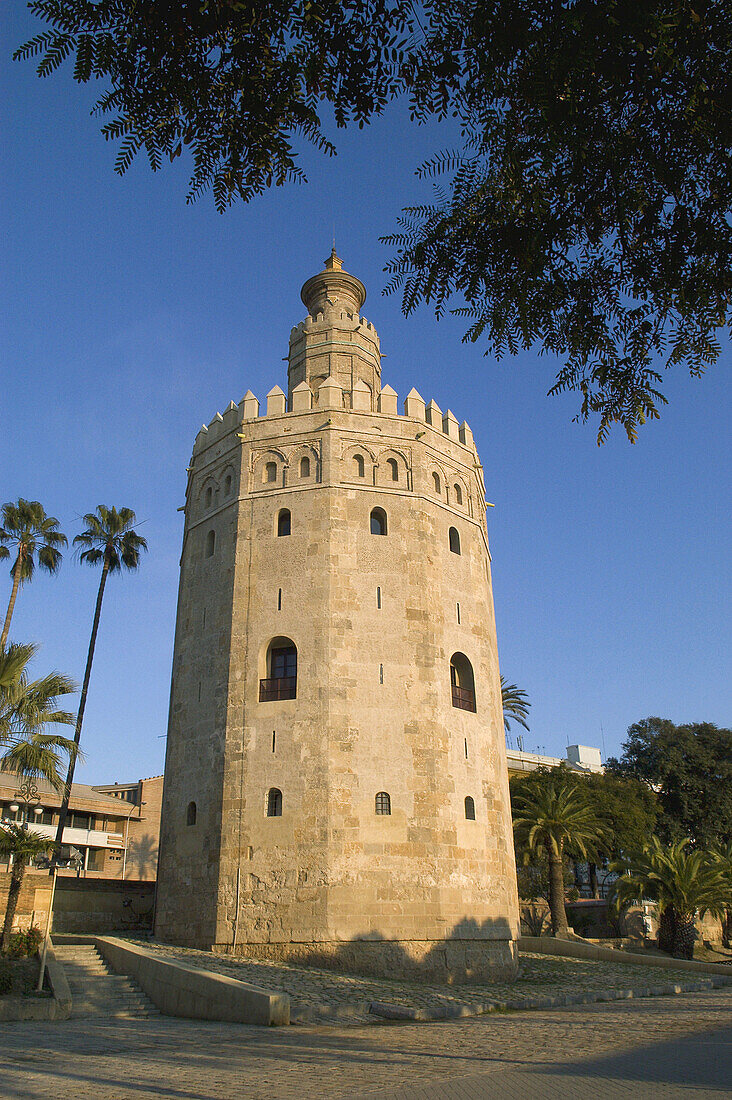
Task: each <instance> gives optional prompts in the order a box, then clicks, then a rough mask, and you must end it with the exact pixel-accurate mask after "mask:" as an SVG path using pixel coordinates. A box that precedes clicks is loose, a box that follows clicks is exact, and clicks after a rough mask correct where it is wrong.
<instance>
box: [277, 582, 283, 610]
mask: <svg viewBox="0 0 732 1100" xmlns="http://www.w3.org/2000/svg"><path fill="white" fill-rule="evenodd" d="M277 610H278V611H281V610H282V589H281V588H280V589H278V591H277Z"/></svg>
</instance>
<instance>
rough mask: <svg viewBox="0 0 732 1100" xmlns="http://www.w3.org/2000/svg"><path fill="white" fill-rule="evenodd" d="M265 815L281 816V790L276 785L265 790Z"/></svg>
mask: <svg viewBox="0 0 732 1100" xmlns="http://www.w3.org/2000/svg"><path fill="white" fill-rule="evenodd" d="M267 817H282V791H280V790H278V788H277V787H271V788H270V790H269V791H268V792H267Z"/></svg>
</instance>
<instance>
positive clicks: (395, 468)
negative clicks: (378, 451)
mask: <svg viewBox="0 0 732 1100" xmlns="http://www.w3.org/2000/svg"><path fill="white" fill-rule="evenodd" d="M386 465H387V466H388V467H389V472H390V474H391V480H392V481H398V480H399V464H398V463H397V460H396V459H395V458H389V459H387V462H386Z"/></svg>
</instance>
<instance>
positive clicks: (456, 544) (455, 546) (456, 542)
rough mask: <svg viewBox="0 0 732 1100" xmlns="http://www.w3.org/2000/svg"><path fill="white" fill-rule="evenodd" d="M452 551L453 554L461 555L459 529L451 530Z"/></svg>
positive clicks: (452, 528)
mask: <svg viewBox="0 0 732 1100" xmlns="http://www.w3.org/2000/svg"><path fill="white" fill-rule="evenodd" d="M450 549H451V551H452V552H453V554H459V553H460V534H459V532H458V529H457V527H451V528H450Z"/></svg>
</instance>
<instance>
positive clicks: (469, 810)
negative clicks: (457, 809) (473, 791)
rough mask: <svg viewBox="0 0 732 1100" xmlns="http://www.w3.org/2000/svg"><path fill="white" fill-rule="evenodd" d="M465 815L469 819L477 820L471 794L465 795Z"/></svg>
mask: <svg viewBox="0 0 732 1100" xmlns="http://www.w3.org/2000/svg"><path fill="white" fill-rule="evenodd" d="M465 817H466V819H467V820H468V821H475V803H474V802H473V800H472V798H471V797H470V795H466V797H465Z"/></svg>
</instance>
